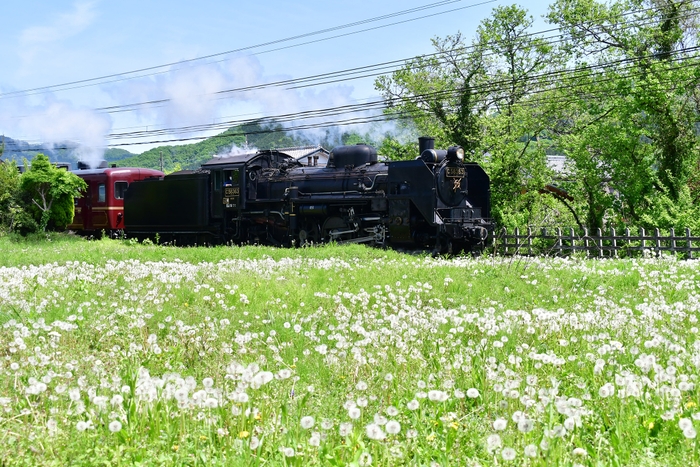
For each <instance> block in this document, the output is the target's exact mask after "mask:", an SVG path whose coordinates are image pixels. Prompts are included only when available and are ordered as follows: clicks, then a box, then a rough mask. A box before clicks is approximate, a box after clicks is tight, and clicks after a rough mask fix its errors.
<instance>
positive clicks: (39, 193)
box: [21, 154, 87, 231]
mask: <svg viewBox="0 0 700 467" xmlns="http://www.w3.org/2000/svg"><path fill="white" fill-rule="evenodd" d="M86 188H87V185H86V183H85V181H84V180H83V179H81V178H80V177H78V176H77V175H75V174H73V173H71V172H68V171H67V170H63V169H58V168H56V167H55V166H53V165H52V164H51V163H50V162H49V158H48V157H46V156H45V155H44V154H37V155H36V156H35V157H34V159H32V165H31V168H30V169H29V170H28V171H27V172H25V173H24V174H23V175H22V177H21V189H22V193H23V195H24V197H25V200H26V202H27V203H28V209H29V211H30V212H32V213H33V214H34V218H35V220H36V221H37V223H38V225H39V229H40V230H42V231H44V230H46V229H47V228H49V227H51V228H55V229H57V230H63V229H65V227H66V225H68V224H69V223H70V222H71V220H73V215H74V212H75V208H74V204H73V199H74V198H76V197H78V196H80V192H81V191H82V190H85V189H86Z"/></svg>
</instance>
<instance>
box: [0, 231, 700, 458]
mask: <svg viewBox="0 0 700 467" xmlns="http://www.w3.org/2000/svg"><path fill="white" fill-rule="evenodd" d="M49 240H50V241H48V240H47V239H45V238H34V239H30V240H18V239H10V238H7V237H2V238H0V262H1V263H0V266H3V267H0V325H1V327H0V352H2V355H3V357H4V358H3V359H2V360H0V362H1V363H0V375H2V377H1V378H0V408H1V409H2V411H0V417H2V418H0V464H1V463H2V462H4V463H5V464H6V465H13V466H14V465H163V466H170V465H182V466H185V465H187V466H190V465H227V466H228V465H234V466H238V465H261V466H262V465H275V466H276V465H281V466H283V465H284V466H286V465H299V466H307V465H339V466H340V465H343V466H350V465H370V464H368V461H369V458H370V457H371V465H381V466H386V465H396V466H399V465H425V466H429V465H442V466H445V465H460V466H463V465H477V464H478V465H531V466H550V465H569V466H573V465H584V466H598V465H602V466H607V465H610V466H623V465H648V466H666V465H694V464H697V463H698V453H697V443H696V438H695V436H694V432H695V431H694V430H695V428H694V426H693V425H694V424H695V423H698V422H697V421H696V420H695V418H700V412H699V411H698V403H700V400H699V397H698V391H697V389H696V387H695V385H696V384H697V375H698V371H697V368H698V365H699V364H700V350H698V349H699V348H700V347H698V344H696V340H697V339H696V336H697V333H698V329H697V327H698V324H697V314H698V307H699V305H698V304H699V303H700V296H699V293H698V279H699V278H700V272H699V271H698V268H697V264H696V263H695V262H680V261H676V260H674V259H668V258H666V259H660V260H651V259H639V260H620V261H584V260H578V259H574V260H562V259H527V258H510V259H508V258H480V259H478V260H474V259H470V258H453V259H444V258H437V259H433V258H429V257H424V256H411V255H405V254H400V253H397V252H394V251H391V250H378V249H370V248H365V247H362V246H357V245H355V246H348V247H345V246H343V247H341V246H337V245H327V246H323V247H319V248H307V249H292V250H288V249H285V250H280V249H274V248H262V247H242V248H239V247H216V248H174V247H164V246H157V245H139V244H133V243H130V242H128V241H115V240H99V241H86V240H84V239H81V238H78V237H72V236H65V235H53V236H51V237H50V238H49ZM267 372H269V373H267ZM270 377H272V379H270V380H269V381H268V379H269V378H270ZM611 387H612V388H613V389H614V390H612V391H611V390H610V388H611ZM470 390H471V391H470ZM474 391H476V392H478V396H477V397H470V396H468V395H467V393H469V394H470V395H474V394H472V392H474ZM241 394H245V396H243V395H241ZM433 399H435V400H433ZM355 415H357V416H358V417H357V418H353V417H355ZM309 416H311V417H313V421H309V419H306V418H304V417H309ZM519 417H525V420H527V421H522V422H521V423H520V425H521V426H520V427H519V426H518V422H517V420H519ZM500 419H504V420H506V423H505V427H504V429H503V430H498V429H497V428H501V426H500V425H502V424H503V421H500ZM115 421H118V422H119V424H120V425H121V426H120V429H119V430H116V431H114V432H113V431H112V430H110V428H109V427H110V424H112V427H113V428H116V427H115V425H114V422H115ZM307 422H308V424H309V425H310V426H309V427H308V428H307V427H306V426H307V425H306V423H307ZM86 423H89V424H90V426H89V427H88V428H87V429H85V430H80V429H82V428H84V424H86ZM396 423H398V425H396ZM348 424H350V425H348ZM79 428H80V429H79ZM683 428H684V429H685V431H684V430H683ZM394 432H395V433H394ZM377 433H379V434H381V435H383V436H375V434H377ZM375 438H381V439H375ZM255 440H257V442H259V443H260V444H259V446H255V442H256V441H255ZM251 442H252V443H253V446H252V447H253V448H251ZM511 449H512V450H513V451H511ZM526 453H531V454H534V457H529V456H527V455H526ZM292 454H293V455H292ZM511 455H514V456H515V457H514V459H513V460H509V459H510V456H511Z"/></svg>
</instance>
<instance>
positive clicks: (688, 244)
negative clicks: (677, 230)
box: [685, 227, 693, 259]
mask: <svg viewBox="0 0 700 467" xmlns="http://www.w3.org/2000/svg"><path fill="white" fill-rule="evenodd" d="M685 240H686V242H685V247H686V248H687V249H688V259H693V247H692V246H691V242H690V227H686V228H685Z"/></svg>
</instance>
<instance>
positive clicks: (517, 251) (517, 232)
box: [514, 227, 520, 255]
mask: <svg viewBox="0 0 700 467" xmlns="http://www.w3.org/2000/svg"><path fill="white" fill-rule="evenodd" d="M514 233H515V254H516V255H519V254H520V229H519V228H518V227H516V228H515V232H514Z"/></svg>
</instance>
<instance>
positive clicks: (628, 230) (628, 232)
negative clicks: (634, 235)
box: [625, 227, 631, 255]
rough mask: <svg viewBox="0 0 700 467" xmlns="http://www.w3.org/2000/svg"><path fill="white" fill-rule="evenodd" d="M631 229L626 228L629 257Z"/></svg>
mask: <svg viewBox="0 0 700 467" xmlns="http://www.w3.org/2000/svg"><path fill="white" fill-rule="evenodd" d="M630 241H631V240H630V228H629V227H625V245H626V246H627V254H628V255H629V249H630Z"/></svg>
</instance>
